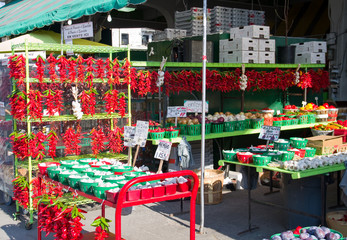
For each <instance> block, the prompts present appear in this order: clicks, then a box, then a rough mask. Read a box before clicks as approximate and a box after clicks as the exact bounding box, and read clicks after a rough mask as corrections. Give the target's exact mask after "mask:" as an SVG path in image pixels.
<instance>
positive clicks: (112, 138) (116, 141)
mask: <svg viewBox="0 0 347 240" xmlns="http://www.w3.org/2000/svg"><path fill="white" fill-rule="evenodd" d="M122 135H123V132H122V130H121V129H120V128H119V127H117V126H116V127H115V129H114V130H112V131H110V133H109V134H108V135H107V138H108V140H109V143H108V145H107V148H108V149H109V150H110V151H111V152H113V153H120V152H122V151H123V150H124V143H123V141H122Z"/></svg>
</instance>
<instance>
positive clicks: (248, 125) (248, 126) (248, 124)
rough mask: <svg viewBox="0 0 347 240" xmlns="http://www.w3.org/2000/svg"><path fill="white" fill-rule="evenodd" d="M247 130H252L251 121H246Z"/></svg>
mask: <svg viewBox="0 0 347 240" xmlns="http://www.w3.org/2000/svg"><path fill="white" fill-rule="evenodd" d="M245 128H246V129H249V128H251V119H246V120H245Z"/></svg>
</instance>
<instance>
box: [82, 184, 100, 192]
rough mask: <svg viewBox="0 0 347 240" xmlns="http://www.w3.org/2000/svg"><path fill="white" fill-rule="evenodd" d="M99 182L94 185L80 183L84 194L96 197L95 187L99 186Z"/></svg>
mask: <svg viewBox="0 0 347 240" xmlns="http://www.w3.org/2000/svg"><path fill="white" fill-rule="evenodd" d="M97 185H98V183H97V182H93V183H86V182H80V188H81V190H82V192H84V193H86V194H90V195H94V191H93V187H95V186H97Z"/></svg>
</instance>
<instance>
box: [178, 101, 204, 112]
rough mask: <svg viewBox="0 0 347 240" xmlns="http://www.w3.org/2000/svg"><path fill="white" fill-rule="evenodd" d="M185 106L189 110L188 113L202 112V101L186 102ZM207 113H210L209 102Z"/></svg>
mask: <svg viewBox="0 0 347 240" xmlns="http://www.w3.org/2000/svg"><path fill="white" fill-rule="evenodd" d="M184 106H185V107H186V108H187V112H196V113H201V112H202V101H191V100H184ZM205 112H208V101H206V105H205Z"/></svg>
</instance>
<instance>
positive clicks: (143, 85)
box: [137, 70, 151, 96]
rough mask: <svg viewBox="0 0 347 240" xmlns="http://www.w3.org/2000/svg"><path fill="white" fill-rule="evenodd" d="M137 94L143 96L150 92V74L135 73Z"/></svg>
mask: <svg viewBox="0 0 347 240" xmlns="http://www.w3.org/2000/svg"><path fill="white" fill-rule="evenodd" d="M137 78H138V83H137V94H138V95H139V96H145V95H147V93H148V92H150V91H151V73H150V72H149V71H142V70H141V71H139V72H138V73H137Z"/></svg>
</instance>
